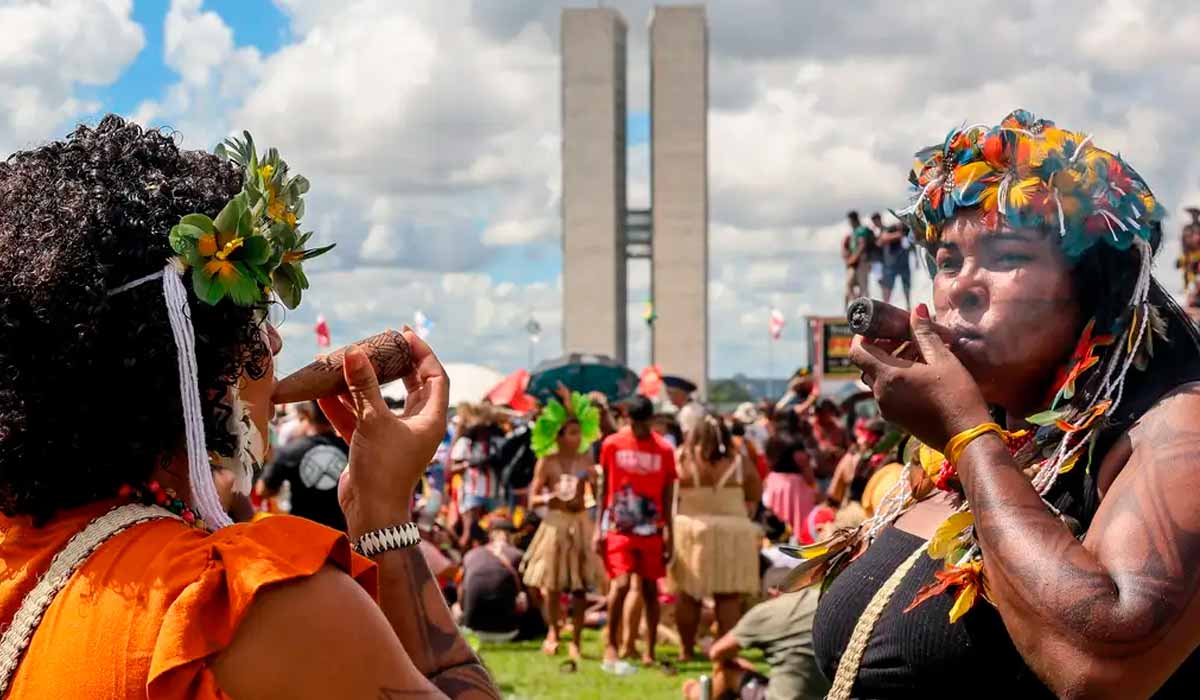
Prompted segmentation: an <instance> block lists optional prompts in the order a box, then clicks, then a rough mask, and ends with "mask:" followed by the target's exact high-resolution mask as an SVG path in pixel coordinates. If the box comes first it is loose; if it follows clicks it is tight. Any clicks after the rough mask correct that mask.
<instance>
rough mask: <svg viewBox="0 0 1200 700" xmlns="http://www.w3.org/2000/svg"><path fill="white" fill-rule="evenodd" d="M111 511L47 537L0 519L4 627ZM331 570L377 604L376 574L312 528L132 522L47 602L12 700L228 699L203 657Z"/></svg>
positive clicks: (336, 537)
mask: <svg viewBox="0 0 1200 700" xmlns="http://www.w3.org/2000/svg"><path fill="white" fill-rule="evenodd" d="M115 505H117V504H116V503H114V502H106V503H96V504H92V505H89V506H86V507H83V508H79V509H75V510H72V511H67V512H65V513H63V514H61V515H60V516H59V517H56V518H55V519H54V520H53V521H51V522H50V523H48V524H47V525H46V526H44V527H40V528H35V527H33V525H32V522H31V520H30V519H29V518H27V517H20V518H6V517H4V516H0V628H3V627H5V626H7V625H8V623H9V622H10V621H11V620H12V618H13V616H14V615H15V614H16V611H17V609H18V608H19V607H20V605H21V601H22V600H23V599H24V598H25V595H26V594H27V593H28V592H29V591H30V590H31V589H32V588H33V586H34V585H35V584H36V582H37V580H38V577H39V576H41V575H42V573H44V572H45V571H46V569H48V568H49V566H50V560H51V559H52V558H53V556H54V555H55V553H57V552H58V551H59V550H60V549H61V548H62V547H63V545H65V544H66V542H67V540H69V539H70V538H71V536H73V535H74V534H75V533H77V532H79V531H80V530H82V529H83V527H84V526H85V525H86V524H87V523H88V522H89V521H90V520H91V519H92V518H95V517H96V516H98V515H101V514H102V513H104V512H106V511H107V510H108V509H110V508H112V507H114V506H115ZM326 564H332V565H334V566H337V567H338V568H340V569H342V570H343V571H346V572H347V573H349V574H350V575H351V576H353V577H354V578H355V579H356V580H357V581H358V582H359V584H360V585H362V586H363V587H364V588H365V589H366V590H367V591H368V592H369V593H370V594H371V595H372V596H374V597H377V578H376V572H375V567H374V565H373V564H372V563H371V562H370V561H369V560H367V559H364V558H362V557H359V556H358V555H355V554H353V553H352V552H351V550H350V544H349V542H348V541H347V539H346V537H345V535H344V534H342V533H340V532H338V531H336V530H331V529H329V528H327V527H325V526H323V525H318V524H317V523H314V522H312V521H309V520H304V519H302V518H295V517H291V516H286V515H280V516H273V517H270V518H265V519H261V520H258V521H256V522H253V523H245V524H238V525H233V526H231V527H227V528H224V529H222V530H219V531H217V532H214V533H208V532H204V531H202V530H198V529H195V528H191V527H189V526H187V525H185V524H183V523H181V522H179V521H177V520H173V519H172V520H155V521H151V522H148V523H142V524H140V525H136V526H134V527H133V528H130V529H129V530H126V531H125V532H122V533H120V534H118V535H116V536H114V537H113V538H111V539H110V540H109V541H108V542H106V543H104V545H102V546H101V547H100V548H99V549H98V550H96V552H95V553H93V554H92V556H91V558H90V559H88V561H87V562H86V563H85V564H84V565H83V566H82V567H81V568H80V569H79V571H77V572H76V573H75V575H74V576H72V577H71V580H70V581H68V583H67V585H66V586H65V587H64V588H63V589H62V591H61V592H60V593H59V595H58V597H57V598H56V599H55V601H54V602H53V603H52V604H51V605H50V608H49V609H48V610H47V611H46V615H45V617H44V618H43V619H42V623H41V626H40V627H39V628H38V630H37V631H36V633H35V634H34V636H33V639H32V640H31V641H30V644H29V647H28V649H27V650H26V652H25V656H24V658H23V659H22V661H21V664H20V666H19V667H18V668H17V672H16V675H15V677H14V678H13V682H12V685H11V687H10V688H9V692H8V695H7V696H5V697H6V700H33V699H34V698H37V699H39V700H42V699H44V698H128V699H129V700H133V699H134V698H137V699H138V700H147V699H148V700H167V699H169V700H179V699H180V698H196V699H199V700H212V699H220V700H227V699H228V697H229V696H228V695H226V694H225V693H224V692H222V691H221V689H220V688H218V687H217V684H216V681H215V679H214V678H213V675H212V673H211V671H210V670H209V669H208V667H207V665H206V662H207V660H208V659H209V658H210V657H212V656H213V655H215V654H217V653H218V652H220V651H221V650H222V649H224V648H225V647H226V646H228V645H229V643H230V641H231V640H232V639H233V635H234V632H235V631H236V630H237V627H238V624H239V623H241V621H242V618H243V617H244V616H245V615H246V613H247V611H248V610H249V608H250V604H251V603H252V602H254V598H255V596H256V595H257V594H258V592H259V591H261V590H262V589H263V588H265V587H267V586H271V585H274V584H278V583H282V582H285V581H292V580H295V579H299V578H303V577H305V576H311V575H312V574H314V573H316V572H317V571H319V570H320V569H321V568H322V567H323V566H325V565H326Z"/></svg>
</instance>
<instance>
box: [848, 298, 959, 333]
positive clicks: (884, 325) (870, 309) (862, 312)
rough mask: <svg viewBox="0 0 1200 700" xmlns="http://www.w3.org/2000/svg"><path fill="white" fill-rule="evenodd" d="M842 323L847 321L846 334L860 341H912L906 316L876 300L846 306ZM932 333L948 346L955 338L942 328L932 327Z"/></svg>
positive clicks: (903, 312) (859, 300)
mask: <svg viewBox="0 0 1200 700" xmlns="http://www.w3.org/2000/svg"><path fill="white" fill-rule="evenodd" d="M846 319H847V320H848V321H850V330H852V331H854V333H855V334H856V335H861V336H863V337H864V338H874V339H878V340H900V341H903V340H912V325H911V324H910V323H909V316H908V312H907V311H905V310H904V309H901V308H900V307H898V306H892V305H891V304H888V303H886V302H882V301H879V300H878V299H868V298H867V297H860V298H858V299H855V300H854V301H852V302H850V305H849V306H847V307H846ZM933 329H934V331H936V332H937V334H938V335H939V336H940V337H941V339H942V340H943V341H945V342H946V343H947V344H948V345H952V344H954V342H955V341H956V340H957V339H958V334H957V333H955V332H954V331H953V330H951V329H949V328H947V327H946V326H943V325H941V324H938V323H934V324H933Z"/></svg>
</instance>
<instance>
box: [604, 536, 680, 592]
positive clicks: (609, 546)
mask: <svg viewBox="0 0 1200 700" xmlns="http://www.w3.org/2000/svg"><path fill="white" fill-rule="evenodd" d="M604 568H605V569H607V570H608V577H609V578H616V577H618V576H621V575H622V574H637V575H638V576H641V577H642V578H644V579H646V580H648V581H657V580H658V579H660V578H662V577H664V576H666V575H667V565H666V564H665V563H664V562H663V538H662V535H622V534H621V533H619V532H610V533H608V535H607V537H606V539H605V544H604Z"/></svg>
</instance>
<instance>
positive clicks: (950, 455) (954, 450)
mask: <svg viewBox="0 0 1200 700" xmlns="http://www.w3.org/2000/svg"><path fill="white" fill-rule="evenodd" d="M988 433H995V434H997V435H999V436H1000V439H1002V440H1005V441H1006V442H1007V440H1008V431H1007V430H1005V429H1004V428H1001V427H1000V424H999V423H980V424H979V425H977V426H975V427H974V428H968V429H966V430H964V431H962V432H961V433H959V434H958V435H955V436H954V437H952V438H950V441H949V442H947V443H946V449H945V450H944V451H943V452H942V454H944V455H946V459H947V460H948V461H949V462H950V464H953V465H954V466H956V467H957V466H958V460H959V459H960V458H961V457H962V453H963V451H964V450H966V449H967V445H970V444H971V443H972V442H974V441H975V438H977V437H979V436H980V435H986V434H988Z"/></svg>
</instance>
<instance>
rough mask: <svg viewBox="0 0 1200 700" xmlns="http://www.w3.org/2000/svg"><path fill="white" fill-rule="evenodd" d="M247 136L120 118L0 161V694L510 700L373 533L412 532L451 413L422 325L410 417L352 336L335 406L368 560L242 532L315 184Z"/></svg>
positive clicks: (336, 548)
mask: <svg viewBox="0 0 1200 700" xmlns="http://www.w3.org/2000/svg"><path fill="white" fill-rule="evenodd" d="M230 145H231V147H232V149H233V150H234V151H235V152H236V154H235V155H236V157H235V155H230V154H229V153H228V151H223V152H222V155H225V156H227V157H219V156H214V155H208V154H204V153H199V152H189V151H183V150H180V149H179V148H178V147H177V146H176V144H175V143H174V142H173V140H172V139H171V137H170V136H169V135H165V134H162V133H159V132H156V131H143V130H142V129H141V128H140V127H138V126H137V125H134V124H131V123H126V122H124V121H123V120H121V119H120V118H117V117H114V116H109V117H106V118H105V119H104V120H103V121H102V122H101V123H100V124H99V125H98V126H97V127H96V128H87V127H80V128H78V129H77V130H76V131H75V132H74V133H72V134H71V135H70V136H69V137H68V138H67V139H66V140H64V141H60V142H55V143H50V144H48V145H45V146H43V147H41V148H38V149H35V150H32V151H27V152H21V153H16V154H14V155H12V156H10V157H9V158H8V159H7V160H6V161H5V162H3V163H0V513H2V515H0V562H3V565H2V568H3V572H4V573H3V575H2V576H0V630H3V637H2V639H0V695H2V696H4V697H6V698H9V699H11V700H25V699H26V698H50V697H73V698H85V697H86V698H131V699H132V698H226V697H237V698H327V697H342V698H364V699H366V698H371V699H374V698H379V697H396V696H398V695H401V694H403V695H405V696H409V695H412V696H414V697H415V696H420V697H443V696H445V695H448V696H452V697H468V696H470V697H496V693H495V690H494V689H493V687H492V685H491V682H490V680H489V678H488V676H487V674H486V672H485V671H484V670H483V669H482V668H481V667H480V665H479V664H478V661H477V659H476V658H475V656H474V654H473V653H472V652H471V650H470V649H469V647H468V646H467V645H466V644H465V642H464V641H463V640H462V638H461V637H460V636H459V635H458V634H457V632H456V630H455V627H454V624H453V623H452V621H451V618H450V614H449V611H448V610H447V609H446V607H445V605H444V603H443V602H442V599H441V597H440V594H439V592H438V590H437V584H436V582H435V581H434V579H433V577H432V576H431V575H430V573H429V570H428V568H427V567H426V565H425V564H424V561H423V560H422V558H421V555H420V553H419V551H418V550H417V549H416V548H415V547H411V546H407V547H403V546H399V545H400V544H409V545H411V544H412V541H411V540H410V539H408V538H402V537H399V536H396V537H392V538H391V540H392V544H393V545H396V546H378V541H377V540H376V539H373V537H374V535H375V534H376V533H379V532H387V531H391V532H401V531H403V532H407V529H406V528H405V529H403V530H402V529H400V528H397V526H399V525H401V524H403V523H406V521H408V520H409V512H408V508H409V503H410V502H411V495H412V492H413V488H414V486H415V484H416V483H417V481H418V480H419V478H420V476H421V473H422V471H423V469H424V467H425V465H426V464H427V463H428V461H429V457H430V456H431V455H432V454H433V451H434V449H435V447H436V446H437V443H438V441H439V440H440V438H441V434H442V431H443V427H444V425H445V421H444V416H445V409H446V402H447V379H446V376H445V373H444V371H443V370H442V367H441V365H440V363H439V362H438V360H437V358H436V357H435V356H434V354H433V353H432V351H430V350H429V348H428V346H426V345H424V344H423V343H422V342H421V341H420V340H419V339H417V338H416V337H415V336H413V335H412V334H411V333H406V334H405V335H406V339H407V340H408V341H409V343H410V344H411V345H412V348H413V354H414V359H415V363H416V368H415V369H414V370H413V372H412V373H411V374H410V375H409V376H408V377H406V382H407V383H408V385H409V391H410V402H409V404H408V408H407V411H406V414H405V416H404V417H403V418H398V417H395V416H393V415H392V413H391V412H389V411H388V410H387V408H386V405H385V404H384V401H383V398H382V396H381V395H380V393H379V387H378V382H377V379H376V377H375V374H374V371H373V370H372V367H371V364H370V363H369V362H368V361H367V358H366V356H365V355H364V354H363V353H362V352H361V351H359V350H352V351H350V352H348V353H347V355H346V361H345V374H346V380H347V385H348V386H349V394H348V395H346V396H344V397H343V401H342V402H336V401H335V402H333V403H332V404H330V406H331V408H330V411H329V412H330V414H331V416H330V417H331V418H332V419H333V420H334V424H335V426H337V427H338V429H339V432H341V433H342V434H343V435H345V436H347V437H350V436H351V435H352V436H353V439H352V442H351V456H350V466H349V468H348V469H347V470H346V472H344V473H343V477H342V483H341V485H340V489H339V491H340V493H339V496H340V502H341V505H342V508H343V510H344V512H345V515H346V520H347V523H348V526H349V532H350V537H351V541H353V542H355V543H356V547H355V548H356V549H357V550H359V551H362V552H364V553H366V554H368V555H373V557H372V558H373V559H374V562H373V563H372V562H371V561H369V560H368V559H367V558H365V557H363V556H359V555H358V554H353V553H352V552H351V547H350V544H349V542H347V539H346V537H345V536H344V535H342V534H340V533H338V532H335V531H333V530H329V529H327V528H325V527H323V526H320V525H317V524H315V523H312V522H310V521H306V520H303V519H300V518H293V517H290V516H277V517H270V518H266V519H263V520H261V521H257V522H254V523H252V524H228V523H229V522H230V518H229V515H228V513H229V511H231V510H232V511H234V512H235V513H237V512H238V511H239V510H241V505H244V498H245V494H246V493H248V491H247V488H248V486H249V476H250V471H251V469H252V467H253V465H254V463H255V462H261V461H262V460H263V458H264V457H265V454H263V452H264V451H265V447H264V445H263V441H262V440H261V439H260V438H258V437H257V436H258V435H265V434H266V423H267V420H268V418H269V417H270V415H271V414H272V412H273V410H274V407H273V406H272V404H271V399H270V397H271V395H272V393H273V389H274V360H273V356H274V355H275V354H276V353H278V352H279V349H280V346H281V341H280V338H279V335H278V334H277V333H276V332H275V331H274V329H273V328H272V327H271V326H270V325H269V324H268V323H266V322H265V312H266V310H267V306H268V304H269V300H270V298H271V296H270V294H272V293H273V294H277V295H278V298H279V299H281V300H283V301H284V302H285V303H287V304H288V305H289V306H294V304H295V303H297V302H298V301H299V292H300V290H301V289H303V288H304V287H306V286H307V281H306V279H305V278H304V277H303V273H301V272H300V269H299V261H300V260H302V259H304V258H305V257H311V256H312V255H313V254H314V253H315V252H319V251H305V250H303V242H304V240H306V237H305V236H299V235H298V232H297V231H296V224H297V220H298V219H299V217H300V216H302V215H303V206H302V203H301V202H300V201H299V195H300V194H302V193H303V191H304V190H306V189H307V181H303V179H302V178H298V177H293V178H288V177H287V175H286V170H287V168H286V164H285V163H283V162H282V161H281V160H279V158H278V154H277V153H276V152H274V151H273V150H272V151H268V152H267V154H266V155H265V156H263V157H262V158H261V160H260V159H259V157H258V154H256V153H254V152H253V145H252V143H250V142H249V139H247V141H246V142H245V143H242V142H236V143H231V144H230ZM230 161H234V162H230ZM239 165H240V166H241V167H240V168H239V167H238V166H239ZM260 222H261V224H262V225H261V228H260V227H259V223H260ZM263 231H266V232H268V234H267V235H263V234H262V232H263ZM168 260H171V261H172V262H170V263H169V264H168V265H167V267H165V268H164V262H165V261H168ZM268 285H269V286H270V288H271V291H270V292H269V291H268V290H267V289H266V287H267V286H268ZM164 299H166V301H167V303H164ZM193 361H194V362H193ZM334 404H336V405H334ZM214 477H215V478H214ZM214 482H215V483H216V484H218V485H219V488H218V487H216V486H214ZM142 501H144V502H145V503H144V504H143V503H141V502H142ZM364 536H367V537H366V539H363V538H364ZM400 540H403V543H401V542H400ZM5 693H7V694H5Z"/></svg>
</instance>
